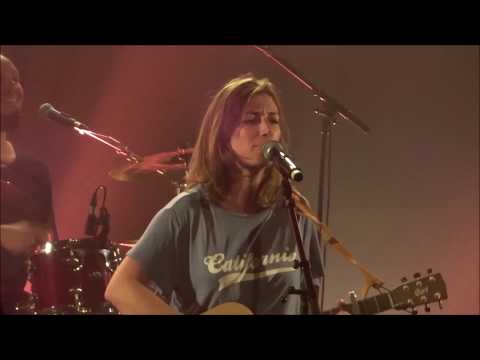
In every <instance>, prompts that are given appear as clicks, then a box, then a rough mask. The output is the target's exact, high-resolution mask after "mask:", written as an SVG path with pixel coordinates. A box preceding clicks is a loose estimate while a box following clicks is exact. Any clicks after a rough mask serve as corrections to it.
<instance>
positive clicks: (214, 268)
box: [127, 186, 322, 314]
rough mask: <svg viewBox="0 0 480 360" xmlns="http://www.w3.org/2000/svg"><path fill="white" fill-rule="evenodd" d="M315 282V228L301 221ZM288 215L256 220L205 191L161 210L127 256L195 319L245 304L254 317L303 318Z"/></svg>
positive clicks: (279, 212)
mask: <svg viewBox="0 0 480 360" xmlns="http://www.w3.org/2000/svg"><path fill="white" fill-rule="evenodd" d="M298 219H299V221H298V222H299V229H300V233H301V235H302V239H303V244H304V248H305V253H306V257H307V259H308V260H309V261H310V265H311V270H312V276H313V279H314V284H315V285H317V286H318V285H319V280H320V276H321V275H322V266H321V256H320V254H321V252H320V243H319V237H318V232H317V229H316V227H315V225H314V224H313V223H312V222H311V221H310V220H308V219H307V218H305V217H304V216H301V215H300V216H298ZM296 249H297V246H296V242H295V238H294V236H293V232H292V230H291V225H290V219H289V215H288V210H287V209H286V208H284V207H282V206H281V205H280V203H279V204H277V205H274V206H273V207H271V208H269V209H266V210H263V211H262V212H260V213H257V214H253V215H244V214H237V213H233V212H229V211H226V210H224V209H222V208H221V207H219V206H217V205H215V204H214V203H212V202H211V201H209V199H208V196H207V194H206V193H205V192H204V191H203V190H202V188H201V187H200V186H197V187H195V188H193V189H191V190H190V191H187V192H183V193H181V194H179V195H177V196H176V197H175V198H173V199H172V200H171V201H170V202H169V203H168V204H167V205H166V206H165V207H164V208H163V209H161V210H160V211H159V212H158V213H157V214H156V215H155V216H154V218H153V219H152V221H151V222H150V224H149V225H148V227H147V229H146V230H145V233H144V234H143V235H142V237H141V238H140V240H139V241H138V242H137V244H136V245H135V247H134V248H132V249H131V250H130V251H129V252H128V254H127V255H128V256H130V257H132V258H133V259H135V260H137V261H139V262H140V263H141V264H142V266H143V268H144V270H145V271H146V272H147V275H148V276H149V278H150V280H151V284H152V288H153V289H154V290H155V291H156V292H157V293H158V294H159V295H160V296H161V297H162V298H163V299H164V300H165V301H166V302H167V303H169V304H170V305H171V306H173V307H175V308H176V309H177V310H178V311H180V312H182V313H188V314H196V313H201V312H204V311H206V310H207V309H211V308H213V307H215V306H217V305H220V304H222V303H225V302H239V303H241V304H243V305H245V306H247V307H248V308H249V309H250V310H252V311H253V312H254V313H255V314H299V313H300V310H301V309H300V305H301V301H300V297H299V296H298V295H290V296H288V297H287V298H286V301H282V298H283V297H284V296H285V295H286V294H287V293H288V289H289V287H290V286H294V287H296V288H300V286H301V283H302V284H303V281H302V280H301V279H302V278H303V277H302V276H301V270H300V269H295V268H294V267H293V264H294V260H295V259H297V260H299V259H300V257H299V255H298V252H297V250H296Z"/></svg>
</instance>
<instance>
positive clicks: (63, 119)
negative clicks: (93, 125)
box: [38, 103, 88, 130]
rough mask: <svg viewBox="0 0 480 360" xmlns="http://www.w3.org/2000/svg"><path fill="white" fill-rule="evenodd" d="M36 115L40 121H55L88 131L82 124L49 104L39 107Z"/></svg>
mask: <svg viewBox="0 0 480 360" xmlns="http://www.w3.org/2000/svg"><path fill="white" fill-rule="evenodd" d="M38 115H39V117H40V118H41V119H48V120H52V121H56V122H58V123H59V124H62V125H64V126H68V127H74V128H79V129H85V130H88V126H87V125H85V124H82V123H81V122H80V121H78V120H76V119H74V118H73V117H71V116H69V115H67V114H64V113H62V112H61V111H58V110H57V109H55V108H54V107H53V106H52V105H51V104H49V103H45V104H43V105H41V106H40V108H39V109H38Z"/></svg>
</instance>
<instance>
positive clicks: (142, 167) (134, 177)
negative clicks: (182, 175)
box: [108, 148, 193, 182]
mask: <svg viewBox="0 0 480 360" xmlns="http://www.w3.org/2000/svg"><path fill="white" fill-rule="evenodd" d="M192 152H193V148H188V149H178V150H177V151H170V152H162V153H156V154H151V155H148V156H145V157H143V159H142V160H141V161H139V162H135V163H130V164H127V165H124V166H121V167H119V168H117V169H113V170H110V171H109V172H108V175H109V176H110V177H111V178H113V179H114V180H117V181H127V182H129V181H139V180H142V179H144V178H147V177H148V178H149V177H151V176H152V175H165V174H167V173H173V172H182V171H185V170H186V169H187V164H188V161H189V160H190V156H191V154H192Z"/></svg>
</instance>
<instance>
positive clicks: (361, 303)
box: [320, 294, 394, 315]
mask: <svg viewBox="0 0 480 360" xmlns="http://www.w3.org/2000/svg"><path fill="white" fill-rule="evenodd" d="M393 307H394V306H393V305H392V300H391V298H390V296H389V295H388V294H380V295H376V296H372V297H369V298H367V299H363V300H358V301H357V303H356V304H342V305H341V306H340V307H336V308H333V309H329V310H325V311H322V312H321V313H320V314H322V315H335V314H337V313H338V312H339V311H340V310H345V311H347V312H348V313H350V314H356V315H373V314H378V313H381V312H384V311H387V310H390V309H392V308H393Z"/></svg>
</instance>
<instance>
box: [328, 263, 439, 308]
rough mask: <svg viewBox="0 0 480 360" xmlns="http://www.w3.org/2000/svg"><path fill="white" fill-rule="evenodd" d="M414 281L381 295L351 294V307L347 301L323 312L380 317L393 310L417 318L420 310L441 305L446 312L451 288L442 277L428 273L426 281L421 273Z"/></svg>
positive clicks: (425, 277) (406, 281) (429, 271)
mask: <svg viewBox="0 0 480 360" xmlns="http://www.w3.org/2000/svg"><path fill="white" fill-rule="evenodd" d="M413 277H414V279H415V280H412V281H410V282H408V280H407V279H406V278H402V282H403V284H402V285H400V286H398V287H397V288H395V289H394V290H388V289H385V288H384V287H381V288H378V289H379V290H381V289H383V290H386V291H382V293H381V294H379V295H375V296H371V297H368V298H366V299H361V300H360V299H358V298H357V297H356V295H355V293H354V292H353V291H351V292H350V300H351V303H345V302H343V301H341V302H340V304H339V305H338V306H337V307H335V308H333V309H330V310H327V311H324V312H322V313H323V314H336V313H338V312H339V311H346V312H348V313H350V314H378V313H381V312H384V311H387V310H390V309H395V310H407V311H411V312H412V313H413V314H416V313H417V311H416V310H415V308H416V307H418V306H421V305H423V306H425V311H427V312H429V311H430V307H429V305H430V304H432V303H438V304H439V307H440V308H442V301H443V300H445V299H447V297H448V295H447V286H446V284H445V281H444V280H443V277H442V275H441V274H432V270H431V269H428V271H427V276H424V277H422V276H421V275H420V274H419V273H416V274H414V276H413Z"/></svg>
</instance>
